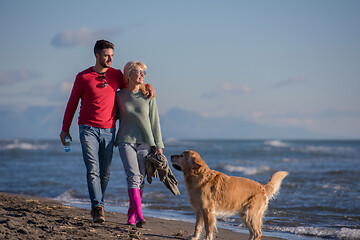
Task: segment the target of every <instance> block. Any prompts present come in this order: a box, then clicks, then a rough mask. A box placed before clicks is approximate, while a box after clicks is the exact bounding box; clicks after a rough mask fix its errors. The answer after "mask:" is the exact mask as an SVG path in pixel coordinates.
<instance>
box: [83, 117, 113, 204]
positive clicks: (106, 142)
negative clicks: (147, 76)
mask: <svg viewBox="0 0 360 240" xmlns="http://www.w3.org/2000/svg"><path fill="white" fill-rule="evenodd" d="M79 133H80V142H81V148H82V153H83V158H84V163H85V166H86V178H87V185H88V190H89V196H90V200H91V207H92V208H95V207H98V206H104V194H105V190H106V187H107V185H108V182H109V176H110V166H111V160H112V155H113V147H114V139H115V128H97V127H91V126H88V125H84V124H83V125H80V126H79Z"/></svg>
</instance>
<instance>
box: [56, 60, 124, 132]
mask: <svg viewBox="0 0 360 240" xmlns="http://www.w3.org/2000/svg"><path fill="white" fill-rule="evenodd" d="M123 76H124V75H123V73H122V72H121V70H117V69H114V68H108V70H107V71H106V73H105V77H106V81H107V83H108V85H107V87H106V88H104V87H103V86H102V83H103V79H102V77H101V76H100V75H99V74H98V73H96V72H95V71H94V70H93V68H92V67H90V68H88V69H86V70H84V71H82V72H80V73H79V74H78V75H77V76H76V79H75V82H74V86H73V89H72V91H71V95H70V98H69V101H68V103H67V106H66V110H65V114H64V120H63V127H62V130H63V131H65V132H69V129H70V125H71V122H72V120H73V118H74V114H75V112H76V109H77V106H78V104H79V100H80V99H81V104H80V114H79V121H78V123H79V125H81V124H86V125H90V126H93V127H98V128H115V124H116V119H115V111H116V108H115V93H116V91H117V90H118V89H119V88H125V87H126V85H125V82H124V79H123Z"/></svg>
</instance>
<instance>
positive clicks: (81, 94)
mask: <svg viewBox="0 0 360 240" xmlns="http://www.w3.org/2000/svg"><path fill="white" fill-rule="evenodd" d="M113 51H114V44H112V43H111V42H109V41H106V40H99V41H97V42H96V44H95V47H94V54H95V58H96V63H95V66H93V67H90V68H88V69H86V70H84V71H82V72H80V73H79V74H78V75H77V76H76V78H75V82H74V86H73V89H72V91H71V95H70V98H69V101H68V103H67V106H66V110H65V114H64V120H63V126H62V131H61V133H60V139H61V142H62V144H63V145H65V138H66V136H69V138H70V140H71V141H72V138H71V135H70V133H69V129H70V126H71V122H72V119H73V117H74V114H75V112H76V109H77V106H78V104H79V100H80V99H81V106H80V114H79V119H78V123H79V135H80V142H81V147H82V153H83V158H84V163H85V166H86V172H87V185H88V190H89V196H90V200H91V216H92V217H93V221H94V222H97V223H101V222H104V221H105V213H104V194H105V190H106V187H107V184H108V181H109V175H110V165H111V160H112V155H113V145H114V138H115V127H116V117H115V112H116V108H115V93H116V91H117V90H118V89H119V88H120V89H121V88H125V87H126V84H125V82H124V79H123V73H122V72H121V70H117V69H114V68H112V67H111V63H112V61H113V56H114V52H113ZM147 88H148V90H149V91H150V97H154V96H155V95H156V93H155V91H154V89H153V88H152V86H151V85H150V84H148V85H147Z"/></svg>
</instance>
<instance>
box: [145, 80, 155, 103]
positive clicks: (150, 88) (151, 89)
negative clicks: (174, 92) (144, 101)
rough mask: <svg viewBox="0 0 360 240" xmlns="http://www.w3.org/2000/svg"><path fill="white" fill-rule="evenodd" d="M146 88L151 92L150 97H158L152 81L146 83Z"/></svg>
mask: <svg viewBox="0 0 360 240" xmlns="http://www.w3.org/2000/svg"><path fill="white" fill-rule="evenodd" d="M146 90H147V91H148V92H149V95H148V98H149V99H152V98H154V97H156V91H155V89H154V88H153V86H152V85H151V84H150V83H148V84H146Z"/></svg>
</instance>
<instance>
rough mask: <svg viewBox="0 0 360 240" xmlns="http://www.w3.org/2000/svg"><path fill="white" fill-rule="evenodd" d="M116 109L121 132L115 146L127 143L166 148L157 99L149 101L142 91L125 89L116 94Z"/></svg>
mask: <svg viewBox="0 0 360 240" xmlns="http://www.w3.org/2000/svg"><path fill="white" fill-rule="evenodd" d="M116 107H117V111H118V113H119V130H118V132H117V135H116V140H115V146H118V145H119V143H121V142H126V143H146V144H149V145H150V146H155V147H156V148H164V144H163V141H162V136H161V128H160V119H159V113H158V109H157V105H156V100H155V98H152V99H150V100H149V99H148V98H147V97H145V96H144V95H143V93H142V92H141V91H138V92H135V93H133V92H129V91H127V90H125V89H123V90H120V91H118V92H117V93H116Z"/></svg>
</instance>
